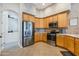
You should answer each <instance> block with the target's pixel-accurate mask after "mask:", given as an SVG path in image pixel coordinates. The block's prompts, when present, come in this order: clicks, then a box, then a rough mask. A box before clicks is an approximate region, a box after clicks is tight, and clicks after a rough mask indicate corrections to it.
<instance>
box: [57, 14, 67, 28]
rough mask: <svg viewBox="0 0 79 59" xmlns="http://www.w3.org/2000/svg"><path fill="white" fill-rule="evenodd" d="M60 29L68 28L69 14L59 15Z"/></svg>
mask: <svg viewBox="0 0 79 59" xmlns="http://www.w3.org/2000/svg"><path fill="white" fill-rule="evenodd" d="M58 27H60V28H66V27H68V14H67V13H61V14H58Z"/></svg>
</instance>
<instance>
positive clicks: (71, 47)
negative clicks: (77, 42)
mask: <svg viewBox="0 0 79 59" xmlns="http://www.w3.org/2000/svg"><path fill="white" fill-rule="evenodd" d="M68 50H69V51H71V52H72V53H74V38H73V37H71V36H70V37H69V38H68Z"/></svg>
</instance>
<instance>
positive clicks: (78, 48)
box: [74, 38, 79, 56]
mask: <svg viewBox="0 0 79 59" xmlns="http://www.w3.org/2000/svg"><path fill="white" fill-rule="evenodd" d="M74 51H75V55H77V56H79V38H76V39H75V49H74Z"/></svg>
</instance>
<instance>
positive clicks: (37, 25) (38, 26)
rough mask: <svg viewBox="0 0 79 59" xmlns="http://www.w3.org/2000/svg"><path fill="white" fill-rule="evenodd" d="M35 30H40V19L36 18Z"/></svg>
mask: <svg viewBox="0 0 79 59" xmlns="http://www.w3.org/2000/svg"><path fill="white" fill-rule="evenodd" d="M35 28H40V20H39V18H35Z"/></svg>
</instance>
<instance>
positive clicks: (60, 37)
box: [56, 35, 64, 47]
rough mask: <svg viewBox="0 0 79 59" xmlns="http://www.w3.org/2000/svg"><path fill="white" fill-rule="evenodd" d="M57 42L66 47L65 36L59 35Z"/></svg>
mask: <svg viewBox="0 0 79 59" xmlns="http://www.w3.org/2000/svg"><path fill="white" fill-rule="evenodd" d="M56 44H57V45H58V46H61V47H64V36H62V35H57V39H56Z"/></svg>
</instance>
